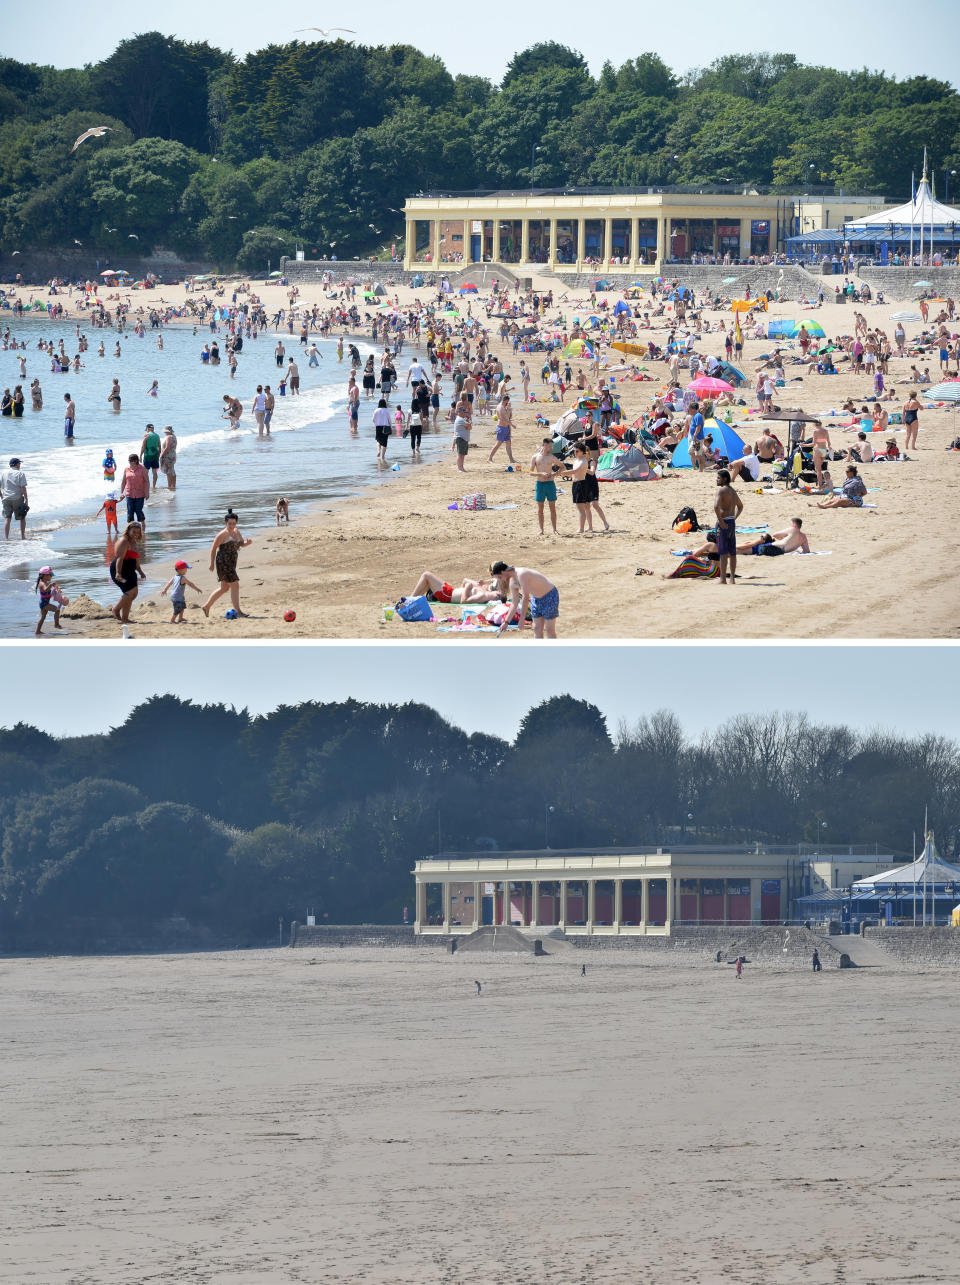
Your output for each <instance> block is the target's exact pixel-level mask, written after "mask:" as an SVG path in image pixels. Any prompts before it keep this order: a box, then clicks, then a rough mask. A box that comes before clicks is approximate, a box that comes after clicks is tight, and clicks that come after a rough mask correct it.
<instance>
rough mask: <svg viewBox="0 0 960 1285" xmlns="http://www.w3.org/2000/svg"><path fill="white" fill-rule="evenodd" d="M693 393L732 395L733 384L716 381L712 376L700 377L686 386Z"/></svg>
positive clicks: (720, 380) (722, 380)
mask: <svg viewBox="0 0 960 1285" xmlns="http://www.w3.org/2000/svg"><path fill="white" fill-rule="evenodd" d="M687 387H688V388H692V389H693V391H694V392H695V393H732V392H733V384H728V383H727V381H726V380H725V379H716V378H714V376H713V375H700V376H699V378H697V379H691V381H690V383H689V384H687Z"/></svg>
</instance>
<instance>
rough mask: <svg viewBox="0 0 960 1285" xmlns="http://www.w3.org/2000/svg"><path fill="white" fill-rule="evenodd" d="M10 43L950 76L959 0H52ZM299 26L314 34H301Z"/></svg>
mask: <svg viewBox="0 0 960 1285" xmlns="http://www.w3.org/2000/svg"><path fill="white" fill-rule="evenodd" d="M5 8H6V12H5V15H4V21H3V52H4V54H6V55H7V56H8V57H12V58H19V59H21V60H22V61H25V62H39V63H53V64H54V65H55V66H57V67H78V66H82V65H83V64H84V63H86V62H97V61H99V60H100V59H101V58H104V57H105V56H106V55H107V54H109V53H110V52H111V51H112V50H113V49H114V47H115V46H116V45H117V43H118V42H119V41H120V40H122V39H123V38H125V37H128V36H132V35H135V34H136V33H137V32H143V31H154V30H161V31H163V32H164V33H165V34H166V35H175V36H179V37H180V38H181V39H184V40H207V41H209V42H210V43H211V44H213V45H217V46H219V47H220V48H221V49H230V50H232V51H233V52H234V53H235V54H237V55H238V56H241V57H242V56H243V55H245V54H247V53H249V52H250V51H251V50H254V49H260V48H263V47H264V46H266V45H268V44H284V43H286V42H287V41H289V40H292V39H294V38H295V32H296V28H298V27H307V26H316V27H327V28H329V27H334V26H344V27H352V28H354V29H355V31H356V36H355V37H353V38H354V39H356V40H357V41H358V42H360V43H363V44H367V45H380V44H398V43H405V44H412V45H415V46H416V47H417V48H419V49H422V50H423V51H424V53H431V54H439V56H440V57H441V58H442V59H443V61H444V63H445V64H446V66H447V67H448V69H449V70H450V71H452V72H454V73H457V72H467V73H471V74H474V75H483V76H488V77H490V78H491V79H493V80H497V81H499V80H500V78H501V77H502V75H503V72H504V68H505V67H506V64H507V62H508V61H509V59H510V57H511V55H512V54H514V53H515V52H517V51H518V50H520V49H525V48H527V47H528V46H529V45H532V44H535V43H537V42H538V41H540V40H557V41H559V42H560V43H561V44H567V45H570V46H572V47H573V48H574V49H579V50H580V52H581V53H582V54H583V55H584V56H585V57H586V59H587V61H588V62H589V64H590V68H591V70H592V71H593V72H594V73H596V72H598V71H599V69H600V67H601V66H602V65H603V63H604V61H605V60H607V59H609V60H610V61H611V62H613V63H614V64H615V65H616V64H619V63H622V62H623V61H624V60H625V59H626V58H631V57H636V55H637V54H640V53H642V52H644V50H648V49H650V50H654V51H655V52H657V53H659V54H660V56H661V57H662V58H663V59H664V61H665V62H666V63H667V64H668V65H669V66H670V67H672V68H673V69H674V70H675V71H678V72H681V73H682V72H685V71H687V70H689V69H690V68H692V67H698V66H705V65H706V64H707V63H709V62H711V61H712V60H713V59H714V58H716V57H718V56H720V55H721V54H727V53H743V52H747V51H749V52H758V51H764V50H765V51H768V52H771V53H780V52H789V53H795V54H796V55H797V57H798V58H799V59H800V61H801V62H806V63H813V64H818V65H822V64H826V65H829V66H832V67H838V68H841V69H843V70H850V69H851V68H857V67H864V66H867V67H870V68H871V69H874V70H880V71H885V72H887V73H888V74H890V75H895V76H897V77H898V78H903V77H905V76H911V75H916V74H919V73H923V74H925V75H928V76H935V77H939V78H941V79H943V80H948V81H950V82H951V83H955V80H956V67H957V62H956V49H957V38H956V28H955V20H956V0H914V2H913V3H912V4H910V5H909V6H906V7H905V6H904V5H903V4H902V3H900V0H897V2H896V3H895V2H894V0H874V2H873V3H872V4H871V5H870V6H869V7H867V8H864V7H863V6H858V5H843V4H838V3H837V2H836V0H805V2H804V3H803V4H802V5H798V6H793V7H790V6H787V7H781V8H780V9H779V10H778V9H777V8H776V7H770V6H763V5H757V4H756V2H755V0H751V2H750V3H746V2H745V0H727V3H725V4H723V5H720V6H717V5H716V4H713V3H710V4H707V3H705V2H704V0H688V3H687V4H685V5H683V6H682V7H677V8H675V7H673V6H671V5H662V4H659V5H639V4H638V5H629V4H628V5H619V6H616V7H614V8H611V7H607V8H606V9H602V10H596V11H593V10H590V9H587V8H585V7H584V6H583V4H581V3H579V0H577V2H576V3H574V0H553V3H552V4H551V5H550V6H549V7H548V8H544V7H543V6H542V5H536V4H528V5H515V4H509V5H508V4H504V3H502V0H500V2H498V0H495V2H494V3H493V4H488V5H486V6H485V7H481V8H474V9H471V10H462V11H461V10H458V9H455V8H454V9H451V8H449V7H444V8H441V9H439V10H437V11H435V12H434V11H431V10H430V9H429V8H427V7H424V6H420V7H416V6H411V5H409V4H396V3H393V0H391V2H390V3H387V2H386V0H367V3H365V4H361V5H360V6H359V7H358V6H356V5H343V4H339V5H336V4H317V5H309V6H303V5H297V6H293V5H287V6H286V8H284V7H283V6H282V5H281V7H280V8H279V9H274V8H273V6H272V5H264V4H237V3H236V0H229V2H228V0H205V3H203V4H196V3H194V2H193V0H164V3H161V4H145V3H143V0H132V3H131V2H128V0H124V2H123V3H120V0H105V2H103V0H102V2H101V3H98V4H96V5H94V6H92V7H91V6H87V5H78V4H76V3H75V2H74V0H70V3H67V2H66V0H48V3H46V4H45V5H44V6H43V8H42V10H35V9H32V8H31V7H30V6H29V5H23V4H20V5H13V4H11V5H8V6H5ZM296 38H297V39H307V38H309V36H308V35H300V36H297V37H296Z"/></svg>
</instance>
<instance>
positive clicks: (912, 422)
mask: <svg viewBox="0 0 960 1285" xmlns="http://www.w3.org/2000/svg"><path fill="white" fill-rule="evenodd" d="M920 410H921V406H920V403H919V402H918V401H917V394H916V393H915V392H911V394H910V396H909V397H908V398H907V400H906V401H905V402H904V403H903V426H904V428H905V429H906V430H907V440H906V441H905V442H904V444H903V449H904V450H905V451H909V450H914V451H915V450H916V449H917V433H918V432H919V431H920Z"/></svg>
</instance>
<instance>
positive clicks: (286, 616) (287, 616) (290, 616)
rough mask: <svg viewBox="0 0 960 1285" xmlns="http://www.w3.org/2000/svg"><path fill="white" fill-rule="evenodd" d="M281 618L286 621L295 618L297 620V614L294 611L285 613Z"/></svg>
mask: <svg viewBox="0 0 960 1285" xmlns="http://www.w3.org/2000/svg"><path fill="white" fill-rule="evenodd" d="M283 618H284V620H286V621H290V620H296V618H297V613H296V612H295V611H285V612H284V613H283Z"/></svg>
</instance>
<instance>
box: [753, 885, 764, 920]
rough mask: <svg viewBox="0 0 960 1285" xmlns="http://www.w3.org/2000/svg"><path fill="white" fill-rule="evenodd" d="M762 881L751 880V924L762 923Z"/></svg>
mask: <svg viewBox="0 0 960 1285" xmlns="http://www.w3.org/2000/svg"><path fill="white" fill-rule="evenodd" d="M762 882H763V881H762V880H761V879H751V880H750V922H751V923H752V924H758V923H760V920H761V918H762V916H761V901H760V898H761V891H760V885H761V883H762Z"/></svg>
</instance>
